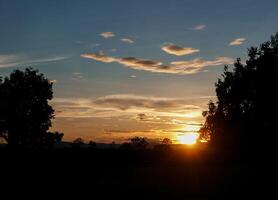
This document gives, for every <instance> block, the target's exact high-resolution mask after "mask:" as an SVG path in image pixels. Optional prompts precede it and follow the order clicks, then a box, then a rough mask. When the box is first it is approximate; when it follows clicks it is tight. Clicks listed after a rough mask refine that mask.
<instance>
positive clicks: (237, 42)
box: [229, 38, 246, 46]
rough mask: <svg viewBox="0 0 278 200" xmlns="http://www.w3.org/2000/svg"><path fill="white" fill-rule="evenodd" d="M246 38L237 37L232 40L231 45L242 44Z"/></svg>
mask: <svg viewBox="0 0 278 200" xmlns="http://www.w3.org/2000/svg"><path fill="white" fill-rule="evenodd" d="M245 40H246V39H245V38H237V39H234V40H233V41H232V42H230V44H229V45H230V46H236V45H241V44H242V43H243V42H244V41H245Z"/></svg>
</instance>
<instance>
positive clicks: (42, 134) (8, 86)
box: [0, 68, 63, 147]
mask: <svg viewBox="0 0 278 200" xmlns="http://www.w3.org/2000/svg"><path fill="white" fill-rule="evenodd" d="M52 84H53V83H51V82H50V81H49V80H48V79H47V78H45V77H44V75H43V74H41V73H39V72H38V71H37V70H33V69H32V68H27V69H25V70H24V71H21V70H15V71H14V72H12V73H11V74H10V76H9V77H5V78H4V80H2V79H1V80H0V97H1V98H0V137H3V138H4V139H5V140H6V142H7V143H8V144H9V145H10V146H18V145H21V146H31V147H34V146H37V147H41V146H43V145H44V144H47V145H49V143H52V144H53V143H56V142H59V141H61V139H62V137H63V134H61V133H58V132H55V133H51V132H47V131H48V129H49V128H50V127H51V119H52V118H53V117H54V110H53V108H52V107H51V106H50V105H49V104H48V101H49V100H51V99H52V98H53V91H52Z"/></svg>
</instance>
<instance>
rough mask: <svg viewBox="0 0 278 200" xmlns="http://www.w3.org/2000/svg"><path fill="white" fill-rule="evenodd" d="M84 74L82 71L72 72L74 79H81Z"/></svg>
mask: <svg viewBox="0 0 278 200" xmlns="http://www.w3.org/2000/svg"><path fill="white" fill-rule="evenodd" d="M83 78H84V76H83V74H82V73H81V72H74V73H72V80H81V79H83Z"/></svg>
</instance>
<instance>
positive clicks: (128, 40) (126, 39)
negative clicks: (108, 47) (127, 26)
mask: <svg viewBox="0 0 278 200" xmlns="http://www.w3.org/2000/svg"><path fill="white" fill-rule="evenodd" d="M121 41H122V42H125V43H129V44H132V43H134V40H132V39H130V38H122V39H121Z"/></svg>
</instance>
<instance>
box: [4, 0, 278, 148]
mask: <svg viewBox="0 0 278 200" xmlns="http://www.w3.org/2000/svg"><path fill="white" fill-rule="evenodd" d="M267 1H268V0H267ZM270 1H271V2H270V3H267V4H266V3H265V1H257V2H256V3H255V4H253V3H252V4H251V5H252V9H253V12H250V0H248V1H247V0H246V2H244V1H240V2H241V3H240V6H239V5H238V3H235V2H234V1H225V2H224V1H217V2H211V1H202V3H198V1H196V0H184V1H179V0H171V1H149V0H148V1H147V0H137V1H136V0H134V1H128V0H123V1H112V0H108V1H82V2H80V1H65V0H62V1H55V2H53V3H49V2H48V1H47V0H41V1H35V0H26V1H20V0H13V1H8V0H7V1H4V0H3V3H2V1H1V0H0V2H1V3H0V5H1V6H0V19H1V23H0V24H1V33H0V36H1V37H0V44H1V49H0V78H1V77H2V80H4V77H5V76H8V75H9V74H10V73H11V72H12V71H14V70H15V69H19V70H23V69H24V68H25V67H28V66H30V67H33V68H34V69H37V70H39V72H40V73H43V74H44V75H45V77H47V78H48V79H49V82H51V83H53V99H52V100H50V101H49V104H50V105H51V106H52V108H53V109H54V110H55V113H54V115H55V119H53V120H52V126H51V128H50V131H53V132H55V131H60V132H62V133H64V137H63V139H64V140H65V141H73V140H74V139H75V138H77V137H80V138H82V139H84V141H86V142H89V141H90V140H93V141H96V142H100V143H112V142H115V143H117V144H121V143H125V142H128V141H129V139H130V138H131V137H135V136H138V137H139V136H140V137H146V138H148V139H149V140H150V141H151V142H152V141H156V142H158V141H161V140H163V139H164V138H170V139H171V140H173V142H174V143H181V144H190V145H192V144H194V143H196V139H197V138H198V134H197V133H198V131H199V129H200V127H201V124H203V123H204V121H205V118H204V117H203V115H202V112H203V111H205V110H207V104H208V102H209V101H210V100H211V101H217V97H216V96H215V95H216V94H215V86H214V83H215V81H216V80H217V77H220V74H221V73H222V72H223V67H224V66H225V65H228V66H231V65H233V63H234V62H235V61H236V58H238V57H241V58H242V60H246V56H247V55H246V54H245V52H246V49H247V48H248V47H249V46H252V45H255V44H258V43H259V42H260V41H264V40H265V39H266V38H268V36H269V33H274V32H275V31H277V20H278V15H277V5H278V4H277V0H276V1H274V0H270ZM4 2H5V3H4ZM2 4H3V5H2ZM266 5H267V6H266ZM264 6H266V7H264ZM263 7H264V10H265V11H266V10H267V11H268V12H269V13H266V12H261V9H262V8H263ZM226 8H229V9H226ZM239 8H240V10H239ZM235 11H238V13H237V15H235V13H234V12H235ZM245 11H246V12H245ZM11 13H12V14H11ZM246 13H248V14H250V16H248V17H246ZM257 13H260V15H257ZM231 16H233V17H232V18H231ZM271 17H272V18H271ZM252 19H257V20H252ZM262 26H263V27H262ZM15 27H16V29H15ZM257 27H260V28H259V29H258V28H257ZM215 33H217V34H215ZM255 33H256V34H255ZM242 55H245V56H244V57H242ZM200 142H201V141H200Z"/></svg>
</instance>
